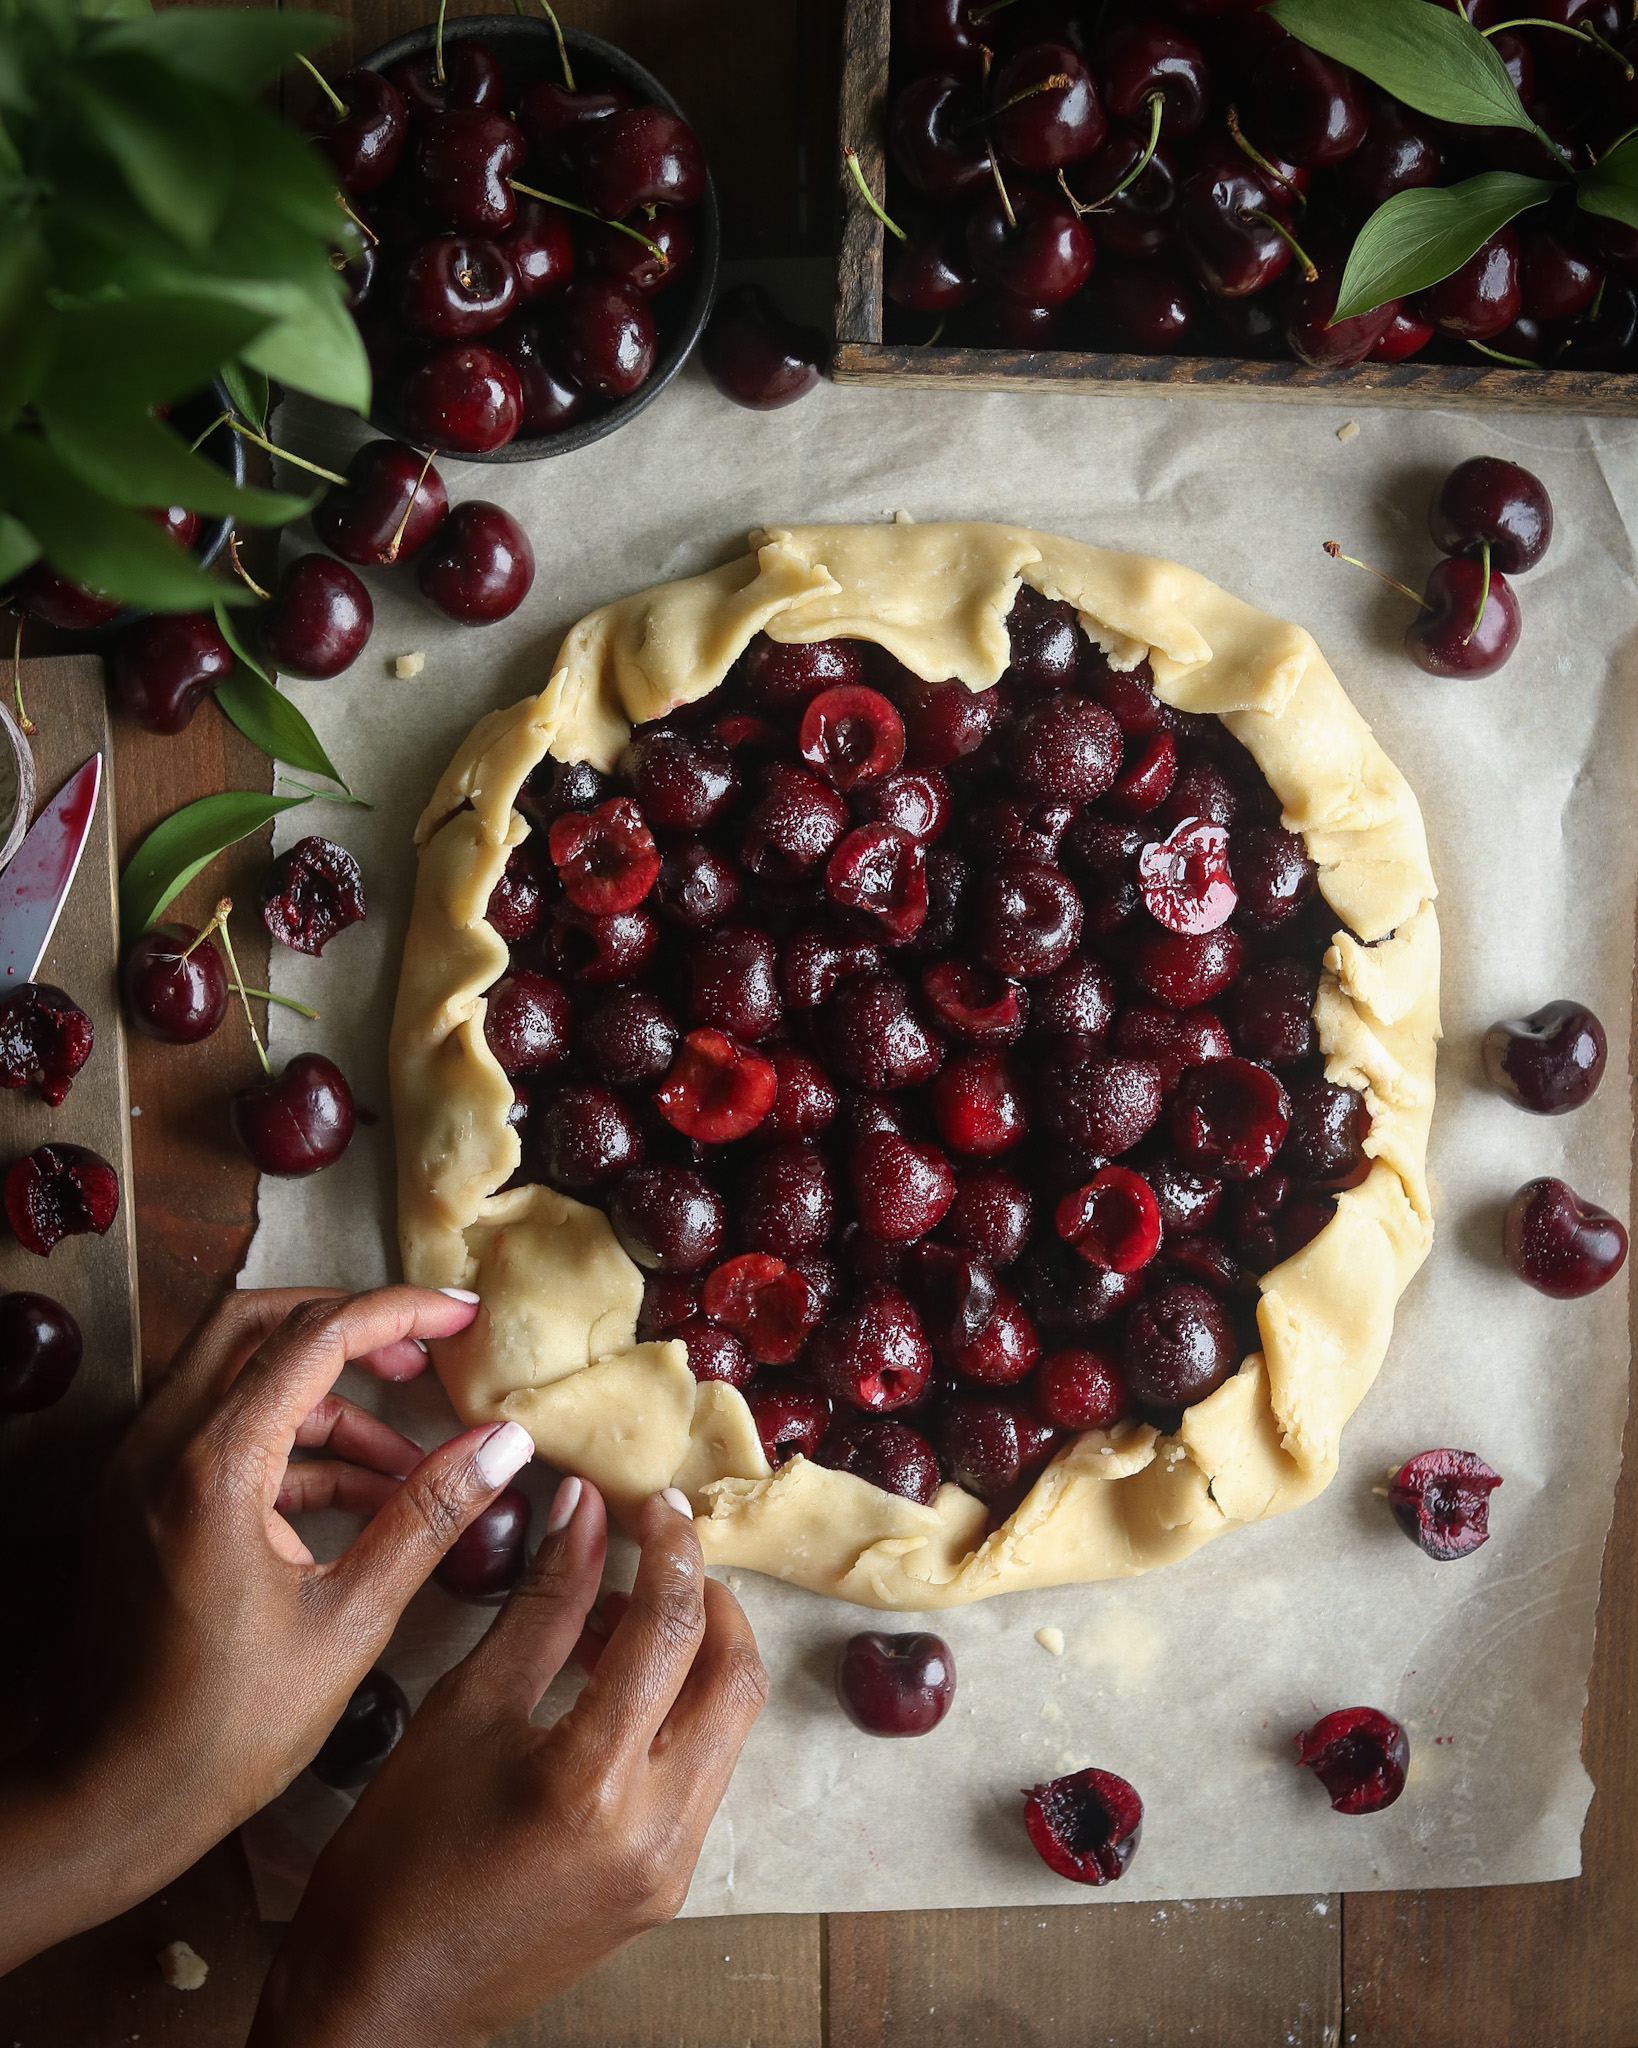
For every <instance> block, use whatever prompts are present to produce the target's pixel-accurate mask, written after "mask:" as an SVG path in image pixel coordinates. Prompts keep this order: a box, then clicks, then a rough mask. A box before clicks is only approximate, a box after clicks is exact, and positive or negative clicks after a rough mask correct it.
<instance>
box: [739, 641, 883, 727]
mask: <svg viewBox="0 0 1638 2048" xmlns="http://www.w3.org/2000/svg"><path fill="white" fill-rule="evenodd" d="M732 674H733V677H734V680H735V681H736V682H737V683H739V684H740V685H741V687H742V688H743V689H744V691H745V693H746V695H747V696H749V697H750V699H751V701H752V702H753V703H755V704H758V705H760V706H761V708H762V709H763V710H764V711H771V712H794V711H797V710H799V709H800V707H801V706H802V705H804V704H805V703H806V702H807V701H808V699H809V698H810V697H812V696H813V695H815V693H816V692H818V691H820V690H828V689H833V688H839V687H842V686H848V687H856V686H857V685H859V684H861V683H863V681H864V659H863V656H862V655H861V653H860V651H859V643H858V642H857V641H854V640H810V641H805V642H793V643H786V642H785V641H782V640H770V639H769V638H768V636H767V634H766V633H759V634H757V636H756V638H755V639H754V640H752V642H751V644H750V645H749V646H748V647H747V648H746V650H745V652H744V653H743V654H742V655H741V656H740V658H739V660H738V661H737V662H735V664H734V667H733V670H732Z"/></svg>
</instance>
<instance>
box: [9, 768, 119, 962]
mask: <svg viewBox="0 0 1638 2048" xmlns="http://www.w3.org/2000/svg"><path fill="white" fill-rule="evenodd" d="M101 788H102V756H101V754H93V755H92V756H91V758H90V760H89V761H87V762H86V763H85V764H84V765H83V766H82V767H79V768H76V769H75V771H74V773H73V774H72V775H71V776H70V777H69V778H68V780H67V781H66V782H65V783H64V784H63V786H62V788H61V789H59V790H58V792H57V794H56V795H55V796H54V797H53V798H52V799H51V801H50V803H48V804H47V805H46V807H45V809H44V810H43V811H42V812H41V813H40V815H39V816H38V817H37V818H36V819H35V821H34V823H33V824H32V825H30V827H29V828H28V832H27V834H26V835H25V837H24V839H23V843H22V845H21V846H19V847H18V849H17V851H16V852H15V853H14V854H13V855H12V857H11V863H10V865H9V866H8V867H7V868H6V869H5V870H4V871H3V872H0V996H8V995H10V994H11V992H12V990H13V989H14V988H20V987H21V986H22V984H23V983H24V982H25V981H32V980H33V979H34V977H35V975H36V974H37V973H38V972H39V968H40V962H41V961H42V960H43V959H44V958H45V950H46V947H47V946H49V945H50V944H51V934H52V933H53V932H54V931H55V930H56V929H57V920H58V918H59V917H61V916H62V911H63V905H64V903H66V902H67V900H68V892H69V890H70V889H71V888H72V887H73V885H74V876H75V874H76V873H77V872H78V869H79V865H80V855H81V854H82V853H83V852H84V851H85V842H86V839H87V837H88V836H89V834H90V831H91V820H92V818H93V817H94V816H95V815H96V809H97V793H98V791H99V790H100V789H101Z"/></svg>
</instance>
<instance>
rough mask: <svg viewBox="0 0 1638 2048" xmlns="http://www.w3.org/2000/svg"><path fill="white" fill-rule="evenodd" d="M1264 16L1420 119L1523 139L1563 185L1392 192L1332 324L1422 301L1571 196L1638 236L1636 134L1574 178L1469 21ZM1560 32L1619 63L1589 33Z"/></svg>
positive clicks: (1372, 5)
mask: <svg viewBox="0 0 1638 2048" xmlns="http://www.w3.org/2000/svg"><path fill="white" fill-rule="evenodd" d="M1268 12H1269V14H1270V15H1271V16H1272V17H1273V19H1274V20H1275V21H1277V22H1278V23H1279V24H1280V26H1281V27H1282V28H1284V29H1287V30H1289V32H1290V33H1291V34H1292V35H1294V36H1295V37H1296V38H1297V40H1298V41H1299V42H1303V43H1307V44H1308V45H1309V46H1310V48H1312V49H1315V50H1318V51H1319V52H1320V53H1321V55H1323V56H1326V57H1331V58H1333V59H1335V61H1336V62H1337V63H1339V64H1347V65H1349V66H1351V67H1352V68H1353V69H1354V70H1355V71H1358V72H1361V73H1363V75H1364V76H1365V77H1366V78H1368V79H1370V80H1371V81H1372V83H1373V84H1375V85H1379V86H1381V87H1382V88H1383V90H1384V91H1385V92H1390V93H1392V94H1393V95H1394V97H1395V98H1396V99H1400V100H1403V101H1404V103H1405V104H1406V106H1409V107H1414V108H1415V109H1416V110H1417V112H1418V113H1422V114H1428V115H1430V116H1431V117H1432V118H1433V119H1435V120H1438V121H1450V122H1454V123H1456V124H1458V125H1460V126H1463V127H1472V128H1518V129H1522V130H1524V131H1525V132H1526V133H1527V134H1530V135H1533V136H1534V137H1535V138H1536V139H1537V141H1538V142H1539V143H1540V144H1541V145H1542V147H1543V149H1544V150H1545V151H1546V153H1547V156H1548V157H1549V158H1550V159H1551V160H1553V161H1556V162H1558V163H1561V164H1563V171H1564V175H1563V176H1562V177H1552V176H1542V177H1539V178H1531V177H1525V176H1523V175H1521V174H1519V173H1517V172H1512V171H1488V172H1486V173H1484V174H1483V175H1482V176H1480V177H1476V178H1466V179H1464V180H1463V181H1462V182H1461V183H1460V184H1458V185H1444V186H1425V187H1422V188H1420V189H1418V190H1414V191H1409V192H1396V193H1395V194H1394V196H1393V197H1392V198H1391V199H1389V200H1387V201H1386V202H1385V203H1384V204H1383V205H1381V206H1379V207H1378V208H1377V210H1376V212H1375V213H1373V214H1372V215H1371V217H1370V219H1369V220H1368V221H1366V222H1365V224H1364V226H1363V227H1362V228H1361V229H1360V231H1359V233H1358V235H1357V237H1356V238H1355V241H1354V246H1353V249H1352V251H1351V252H1350V254H1349V257H1348V264H1347V268H1346V270H1345V271H1344V272H1343V278H1342V286H1341V289H1340V291H1339V293H1338V295H1337V310H1336V318H1337V319H1338V320H1347V319H1351V318H1352V317H1353V316H1354V315H1355V314H1358V313H1368V312H1370V311H1372V309H1373V308H1375V307H1377V306H1381V305H1385V304H1386V303H1387V302H1388V300H1390V299H1397V298H1402V297H1404V296H1406V295H1407V294H1408V293H1411V292H1419V291H1425V290H1426V289H1427V288H1428V286H1429V285H1433V284H1437V283H1438V282H1439V280H1440V279H1441V278H1444V277H1449V276H1450V274H1451V272H1452V271H1455V270H1460V269H1461V267H1462V265H1463V264H1464V263H1466V262H1467V260H1468V259H1469V257H1471V256H1473V255H1475V254H1476V253H1477V252H1478V251H1479V250H1480V249H1481V248H1482V247H1483V246H1484V244H1485V243H1486V242H1487V241H1489V239H1490V237H1491V236H1492V235H1494V234H1497V233H1499V232H1500V231H1501V229H1502V228H1504V227H1506V225H1507V224H1508V222H1509V221H1511V220H1513V219H1515V218H1516V217H1517V216H1518V215H1519V214H1521V213H1524V212H1526V211H1527V210H1528V209H1529V208H1530V207H1532V206H1540V205H1543V204H1544V203H1545V202H1546V201H1547V200H1549V199H1551V198H1553V197H1554V195H1555V194H1556V193H1559V192H1562V191H1567V190H1569V189H1570V188H1571V187H1572V186H1573V187H1574V193H1575V203H1576V205H1577V206H1579V207H1580V208H1581V209H1582V210H1583V211H1585V212H1587V213H1597V214H1603V215H1605V216H1606V217H1608V218H1609V219H1612V220H1618V221H1623V222H1625V223H1626V225H1627V226H1629V227H1638V133H1633V134H1629V135H1623V136H1619V137H1617V138H1616V140H1615V142H1614V143H1612V144H1611V146H1610V147H1609V148H1608V149H1607V150H1606V151H1605V153H1604V155H1603V157H1602V158H1601V159H1600V160H1599V161H1598V162H1597V163H1594V164H1591V165H1589V166H1588V167H1587V168H1586V169H1585V170H1583V171H1582V172H1581V173H1580V174H1579V175H1578V176H1572V173H1571V168H1570V166H1569V165H1568V164H1567V163H1564V160H1563V156H1562V153H1561V151H1560V150H1559V148H1558V146H1557V145H1556V144H1555V143H1554V142H1553V140H1552V138H1551V137H1550V136H1549V135H1547V134H1546V133H1545V132H1544V131H1543V130H1542V129H1541V128H1539V127H1538V126H1537V125H1536V123H1535V122H1534V121H1533V120H1532V119H1531V118H1530V115H1529V113H1528V112H1527V111H1526V110H1525V107H1524V105H1523V103H1522V102H1521V101H1520V99H1519V96H1518V93H1517V91H1516V90H1515V88H1514V85H1513V81H1512V79H1511V78H1510V77H1509V76H1508V73H1507V67H1506V66H1505V65H1504V64H1503V63H1502V61H1501V59H1500V58H1499V57H1498V56H1497V55H1496V52H1495V51H1494V50H1493V49H1492V48H1491V46H1490V43H1489V41H1488V40H1487V38H1486V36H1485V35H1484V34H1483V33H1481V31H1480V30H1478V29H1476V28H1475V27H1474V26H1473V24H1472V22H1470V21H1469V20H1468V19H1467V17H1466V15H1465V14H1464V13H1458V12H1456V11H1454V10H1453V9H1451V8H1449V7H1446V6H1430V5H1429V4H1428V0H1274V4H1273V5H1272V6H1271V7H1270V8H1269V9H1268ZM1501 26H1506V24H1505V23H1503V24H1501ZM1549 26H1550V24H1549ZM1565 32H1566V33H1567V34H1571V35H1575V36H1577V37H1579V38H1580V39H1581V40H1582V41H1584V42H1587V43H1589V44H1598V45H1600V46H1602V47H1603V48H1604V49H1605V50H1607V51H1608V53H1609V55H1610V56H1611V58H1612V59H1614V60H1615V61H1617V62H1620V63H1625V61H1626V60H1625V59H1624V58H1623V57H1622V56H1621V53H1620V52H1619V51H1617V50H1614V49H1613V48H1611V47H1610V45H1608V44H1605V43H1604V42H1603V39H1602V37H1600V36H1598V35H1597V34H1596V32H1595V31H1593V30H1591V29H1581V28H1576V29H1568V30H1566V31H1565ZM1628 75H1629V76H1630V75H1631V72H1630V69H1629V72H1628Z"/></svg>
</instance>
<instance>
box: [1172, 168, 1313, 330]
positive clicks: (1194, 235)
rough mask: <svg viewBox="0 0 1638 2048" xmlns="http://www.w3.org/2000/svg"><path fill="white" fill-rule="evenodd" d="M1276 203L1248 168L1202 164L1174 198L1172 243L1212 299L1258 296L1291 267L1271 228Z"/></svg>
mask: <svg viewBox="0 0 1638 2048" xmlns="http://www.w3.org/2000/svg"><path fill="white" fill-rule="evenodd" d="M1279 204H1280V201H1279V199H1278V197H1277V195H1276V193H1275V191H1274V190H1273V189H1272V187H1271V185H1270V183H1269V182H1268V181H1266V180H1264V179H1263V178H1262V177H1261V176H1260V175H1259V174H1258V173H1257V172H1256V171H1254V170H1253V168H1252V166H1251V164H1250V163H1249V162H1245V161H1242V162H1239V163H1236V162H1231V161H1221V162H1208V163H1207V165H1206V166H1205V167H1204V168H1202V169H1200V170H1198V171H1196V172H1195V174H1194V175H1193V177H1191V178H1190V179H1189V180H1188V182H1187V183H1186V184H1185V185H1184V187H1183V190H1182V192H1181V194H1180V195H1179V198H1178V206H1177V238H1178V244H1179V247H1180V248H1181V250H1182V252H1183V255H1184V258H1185V260H1186V261H1187V262H1188V265H1189V267H1190V269H1191V270H1192V271H1193V272H1194V274H1195V276H1196V277H1197V278H1198V279H1199V281H1200V283H1201V284H1202V285H1204V287H1205V288H1206V290H1207V291H1208V292H1210V293H1212V294H1213V295H1214V296H1215V297H1217V298H1223V299H1238V298H1245V297H1247V296H1249V295H1250V294H1251V293H1253V292H1260V291H1261V290H1262V289H1263V287H1264V286H1265V285H1268V284H1272V283H1273V281H1274V279H1275V278H1277V277H1278V276H1279V275H1280V273H1281V272H1282V271H1283V270H1284V269H1285V268H1286V266H1287V265H1288V264H1289V263H1290V261H1291V244H1290V242H1289V240H1288V239H1287V237H1286V235H1285V234H1283V233H1282V232H1281V230H1280V227H1279V226H1278V225H1276V221H1277V218H1278V212H1277V209H1278V207H1279Z"/></svg>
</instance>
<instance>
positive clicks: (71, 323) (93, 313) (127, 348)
mask: <svg viewBox="0 0 1638 2048" xmlns="http://www.w3.org/2000/svg"><path fill="white" fill-rule="evenodd" d="M269 324H270V321H269V317H268V315H267V314H265V313H259V312H257V311H256V310H255V309H254V308H253V307H248V306H235V305H231V304H229V303H227V302H226V301H224V300H222V299H220V298H217V297H215V296H214V295H211V294H208V293H203V292H198V291H193V290H189V291H186V292H177V293H168V292H167V293H154V294H151V295H144V296H142V297H138V298H129V299H113V300H105V301H104V302H103V303H101V304H99V305H91V306H77V307H73V308H71V309H70V310H68V311H66V312H63V313H61V314H59V315H58V324H57V331H56V335H55V339H54V343H53V348H52V365H51V373H50V379H49V381H48V383H47V385H46V390H47V392H48V393H55V395H56V401H57V403H58V404H59V405H63V404H65V403H67V402H69V401H71V400H72V397H73V395H74V392H75V390H76V389H77V388H79V389H86V388H89V390H90V391H91V394H92V396H93V398H94V399H95V400H96V401H97V402H98V404H99V405H103V404H112V403H114V402H118V401H124V402H125V403H126V404H127V405H129V406H133V407H144V408H145V407H147V406H150V405H165V404H170V403H172V402H173V401H175V400H176V399H179V398H186V397H187V396H188V394H189V393H190V392H192V391H197V390H198V389H199V387H200V385H201V384H208V383H209V382H210V380H211V378H212V377H214V376H215V375H216V373H217V371H218V370H219V369H220V368H221V367H222V365H223V364H224V363H226V362H230V361H232V359H233V358H234V357H235V356H236V355H238V354H239V353H240V352H241V351H242V350H243V349H244V348H245V347H246V346H247V345H248V344H249V343H251V342H253V341H254V340H255V339H256V338H257V336H258V335H259V334H262V333H264V332H265V331H266V329H267V327H268V326H269ZM148 502H149V503H150V504H151V503H152V502H153V500H152V499H149V500H148Z"/></svg>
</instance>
